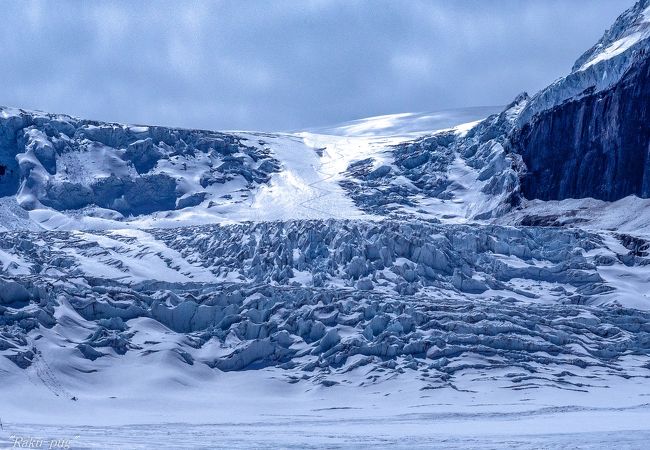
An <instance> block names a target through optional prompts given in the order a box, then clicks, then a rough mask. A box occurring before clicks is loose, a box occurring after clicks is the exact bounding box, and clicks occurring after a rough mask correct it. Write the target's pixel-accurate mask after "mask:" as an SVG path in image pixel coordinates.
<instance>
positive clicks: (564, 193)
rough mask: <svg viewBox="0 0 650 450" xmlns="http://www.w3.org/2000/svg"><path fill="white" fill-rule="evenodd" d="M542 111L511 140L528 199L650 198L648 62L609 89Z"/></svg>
mask: <svg viewBox="0 0 650 450" xmlns="http://www.w3.org/2000/svg"><path fill="white" fill-rule="evenodd" d="M586 94H587V95H584V96H583V97H581V98H580V99H577V100H572V101H567V102H565V103H563V104H561V105H559V106H557V107H555V108H552V109H549V110H547V111H544V112H542V113H540V114H538V115H537V116H535V117H534V118H533V120H531V121H530V122H529V123H528V124H526V125H524V126H523V127H522V128H521V130H520V131H518V132H517V133H515V134H514V136H513V137H512V139H511V143H512V146H513V150H514V152H516V153H519V154H520V155H521V156H522V157H523V160H524V162H525V164H526V166H527V171H526V173H525V174H524V175H523V178H522V192H523V194H524V196H525V197H526V198H529V199H540V200H563V199H567V198H585V197H593V198H596V199H600V200H606V201H614V200H619V199H621V198H624V197H626V196H629V195H636V196H638V197H642V198H648V197H650V146H649V144H650V121H649V120H648V119H649V117H650V107H649V105H650V60H648V58H647V55H645V54H643V53H642V54H640V55H639V59H638V62H637V63H636V64H635V65H634V66H633V67H632V68H631V69H630V70H629V71H628V72H627V74H626V75H625V77H624V78H623V79H622V80H621V81H620V82H619V83H618V84H616V85H615V86H614V87H612V88H611V89H609V90H606V91H603V92H598V93H593V94H589V93H586Z"/></svg>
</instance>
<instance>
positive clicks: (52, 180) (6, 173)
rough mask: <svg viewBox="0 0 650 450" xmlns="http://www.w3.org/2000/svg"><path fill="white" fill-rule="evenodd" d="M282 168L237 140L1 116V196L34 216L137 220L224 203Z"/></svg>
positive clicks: (14, 113)
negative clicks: (72, 213)
mask: <svg viewBox="0 0 650 450" xmlns="http://www.w3.org/2000/svg"><path fill="white" fill-rule="evenodd" d="M278 169H279V163H278V162H277V161H276V160H274V159H273V158H271V157H270V156H269V154H268V152H266V151H264V150H263V149H261V148H260V147H259V146H250V145H247V143H246V142H245V141H244V140H243V139H241V138H239V137H237V136H234V135H229V134H224V133H215V132H208V131H197V130H181V129H171V128H164V127H139V126H123V125H118V124H110V123H102V122H93V121H87V120H79V119H75V118H72V117H69V116H64V115H52V114H43V113H31V112H26V111H22V110H15V109H9V108H3V109H2V110H0V194H2V195H3V196H9V195H14V196H16V198H17V200H18V203H19V205H20V206H22V207H23V208H25V209H28V210H33V209H36V208H40V207H43V206H44V207H49V208H52V209H54V210H59V211H64V210H78V209H82V208H90V209H95V210H97V211H96V214H102V210H107V211H109V212H110V211H112V214H113V215H114V216H116V215H117V216H119V215H122V216H132V215H142V214H151V213H154V212H157V211H169V210H174V209H176V208H179V209H182V208H185V207H188V206H196V205H197V204H200V203H203V202H206V203H207V202H208V201H212V202H214V203H220V202H221V203H223V202H225V200H224V198H223V195H228V194H229V193H232V192H233V191H236V190H245V189H246V188H248V189H251V188H252V186H254V185H256V184H263V183H267V182H268V181H269V178H270V174H271V173H273V172H276V171H277V170H278ZM86 213H89V214H92V213H93V211H91V210H89V211H87V212H86ZM104 214H106V212H105V213H104ZM109 214H110V213H109Z"/></svg>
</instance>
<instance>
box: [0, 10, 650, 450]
mask: <svg viewBox="0 0 650 450" xmlns="http://www.w3.org/2000/svg"><path fill="white" fill-rule="evenodd" d="M649 14H650V3H649V2H648V1H647V0H642V1H640V2H638V3H637V4H636V5H634V6H633V7H632V8H631V9H629V10H628V11H626V12H624V13H623V14H622V15H621V16H620V18H619V19H618V20H617V21H616V23H615V24H614V25H613V26H612V28H611V29H610V30H608V31H607V32H606V33H605V35H604V36H603V38H602V39H601V40H600V41H599V42H598V43H597V44H596V45H595V46H594V47H593V48H592V49H590V50H588V51H587V52H586V53H585V54H584V55H582V56H581V57H580V58H579V59H578V60H577V61H576V63H575V65H574V67H573V69H572V70H571V73H569V74H568V75H567V76H565V77H563V78H561V79H559V80H557V81H556V82H554V83H553V84H552V85H551V86H549V87H548V88H546V89H544V90H542V91H541V92H539V93H537V94H534V95H532V96H529V95H528V94H526V93H522V94H520V95H519V96H517V98H515V99H513V101H512V102H511V103H510V104H508V105H507V106H505V107H495V108H492V107H490V108H467V109H463V110H457V111H442V112H437V113H406V114H396V115H386V116H380V117H375V118H368V119H361V120H356V121H352V122H347V123H343V124H339V125H334V126H330V127H321V128H314V129H309V130H297V131H294V132H284V133H268V132H254V131H224V132H214V131H205V130H187V129H175V128H168V127H156V126H142V125H124V124H115V123H104V122H99V121H90V120H83V119H78V118H75V117H71V116H67V115H62V114H50V113H45V112H39V111H27V110H22V109H17V108H10V107H2V108H0V377H1V379H2V383H1V385H2V387H0V392H1V395H2V399H3V401H2V402H1V403H0V419H1V421H0V424H2V430H0V443H1V445H2V446H5V447H11V446H12V445H16V442H17V441H16V439H23V438H27V437H40V438H42V439H47V440H50V441H51V442H55V441H56V442H67V443H68V445H69V446H70V448H150V447H155V448H218V447H223V448H238V447H239V448H250V447H260V448H267V447H271V448H277V447H296V448H304V447H320V446H332V447H359V446H369V445H374V446H377V445H378V446H388V445H390V446H393V447H397V448H418V447H422V448H425V447H431V446H437V447H450V448H459V447H462V448H466V447H472V448H494V447H508V446H510V447H513V446H515V447H522V448H538V447H553V448H555V447H566V446H573V447H587V448H603V447H612V446H618V447H630V448H642V447H643V446H644V445H645V443H646V441H647V437H648V434H649V433H650V430H649V429H648V426H647V423H650V422H649V421H648V419H649V418H650V403H649V402H648V396H649V395H650V391H649V390H648V378H649V377H650V320H649V319H650V268H649V267H650V153H649V151H648V148H650V147H649V143H650V131H649V130H650V128H649V127H648V121H647V117H646V116H647V113H648V108H647V104H648V99H649V96H648V90H647V87H648V86H650V79H649V78H648V69H649V67H650V64H649V61H650V59H649V56H650V55H648V53H647V46H648V45H649V44H648V43H649V42H650V31H649V30H650V25H649V24H650V22H649V21H648V17H650V16H649ZM107 436H108V437H107ZM165 436H166V437H165ZM21 442H22V441H21Z"/></svg>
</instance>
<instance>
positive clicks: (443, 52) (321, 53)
mask: <svg viewBox="0 0 650 450" xmlns="http://www.w3.org/2000/svg"><path fill="white" fill-rule="evenodd" d="M632 4H634V1H633V0H428V1H424V0H422V1H420V0H391V1H382V0H365V1H354V0H291V1H289V0H286V1H285V0H268V1H242V0H227V1H226V0H224V1H214V2H209V1H179V0H174V1H169V2H166V1H160V0H158V1H151V2H141V1H133V0H131V1H86V0H80V1H61V0H52V1H35V2H29V1H22V0H21V1H18V0H16V1H10V0H0V17H2V24H1V26H0V37H1V41H0V44H1V45H0V104H3V105H10V106H18V107H23V108H35V109H41V110H46V111H50V112H64V113H68V114H72V115H77V116H81V117H84V118H92V119H100V120H109V121H119V122H128V123H140V124H159V125H173V126H182V127H190V128H207V129H257V130H292V129H300V128H303V127H310V126H321V125H328V124H334V123H337V122H342V121H346V120H351V119H356V118H361V117H367V116H373V115H381V114H390V113H398V112H424V111H436V110H441V109H449V108H458V107H463V106H484V105H502V104H506V103H508V102H509V101H510V100H511V99H512V98H513V97H514V96H515V95H516V94H517V93H519V92H521V91H524V90H525V91H529V92H530V93H533V92H535V91H537V90H538V89H540V88H542V87H544V86H545V85H547V84H548V83H550V82H551V81H553V80H554V79H556V78H557V77H559V76H561V75H563V74H565V73H566V72H567V71H568V70H569V69H570V67H571V65H572V63H573V61H574V60H575V59H576V58H577V57H578V56H579V55H580V53H582V52H583V51H584V50H586V49H587V48H589V47H591V46H592V45H593V44H594V43H595V42H596V40H598V39H599V38H600V36H601V35H602V33H603V32H604V30H605V29H606V28H607V27H608V26H609V25H610V24H611V23H612V22H613V21H614V20H615V18H616V17H617V16H618V15H619V14H620V13H621V12H623V11H624V10H625V9H626V8H628V7H629V6H631V5H632Z"/></svg>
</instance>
